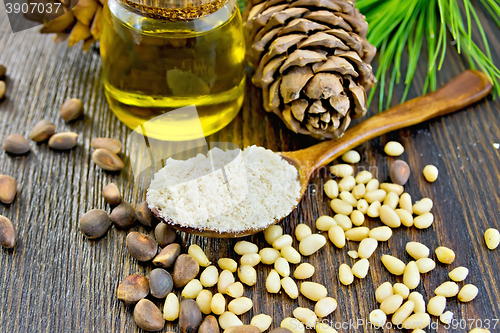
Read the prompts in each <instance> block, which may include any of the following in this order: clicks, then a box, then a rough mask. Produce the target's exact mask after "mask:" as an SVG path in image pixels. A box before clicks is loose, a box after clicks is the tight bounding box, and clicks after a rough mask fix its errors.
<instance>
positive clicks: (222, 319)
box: [219, 311, 243, 330]
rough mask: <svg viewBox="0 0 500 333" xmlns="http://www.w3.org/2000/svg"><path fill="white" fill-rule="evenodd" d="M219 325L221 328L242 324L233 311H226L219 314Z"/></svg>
mask: <svg viewBox="0 0 500 333" xmlns="http://www.w3.org/2000/svg"><path fill="white" fill-rule="evenodd" d="M219 325H220V327H221V328H222V329H223V330H227V329H228V328H230V327H235V326H243V322H242V321H241V320H240V318H238V317H237V316H236V315H235V314H234V313H232V312H229V311H226V312H224V313H223V314H221V315H220V316H219Z"/></svg>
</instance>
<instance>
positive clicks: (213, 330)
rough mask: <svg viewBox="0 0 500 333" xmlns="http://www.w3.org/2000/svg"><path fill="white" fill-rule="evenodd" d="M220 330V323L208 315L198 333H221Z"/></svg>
mask: <svg viewBox="0 0 500 333" xmlns="http://www.w3.org/2000/svg"><path fill="white" fill-rule="evenodd" d="M219 332H220V328H219V323H218V322H217V319H216V318H215V317H214V316H212V315H208V316H206V317H205V319H203V321H202V322H201V325H200V327H199V328H198V333H219Z"/></svg>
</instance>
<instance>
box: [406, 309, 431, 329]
mask: <svg viewBox="0 0 500 333" xmlns="http://www.w3.org/2000/svg"><path fill="white" fill-rule="evenodd" d="M430 323H431V317H430V316H429V315H428V314H427V313H415V314H413V315H411V316H410V317H408V319H406V320H405V321H404V323H403V327H404V328H406V329H408V330H410V329H412V330H414V329H417V328H419V329H424V328H426V327H427V326H429V325H430Z"/></svg>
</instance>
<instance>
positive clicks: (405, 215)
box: [394, 208, 413, 228]
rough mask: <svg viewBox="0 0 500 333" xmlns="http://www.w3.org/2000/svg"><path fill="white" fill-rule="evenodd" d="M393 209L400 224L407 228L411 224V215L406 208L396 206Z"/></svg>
mask: <svg viewBox="0 0 500 333" xmlns="http://www.w3.org/2000/svg"><path fill="white" fill-rule="evenodd" d="M394 211H395V212H396V214H398V216H399V219H400V220H401V224H402V225H404V226H405V227H408V228H410V227H412V226H413V216H412V215H411V214H410V213H409V212H408V211H407V210H405V209H402V208H398V209H395V210H394Z"/></svg>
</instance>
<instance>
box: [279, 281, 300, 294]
mask: <svg viewBox="0 0 500 333" xmlns="http://www.w3.org/2000/svg"><path fill="white" fill-rule="evenodd" d="M281 287H282V288H283V290H284V291H285V293H286V294H287V295H288V296H289V297H290V298H291V299H296V298H297V297H299V288H297V284H296V283H295V281H293V280H292V278H291V277H289V276H287V277H284V278H283V279H281Z"/></svg>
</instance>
